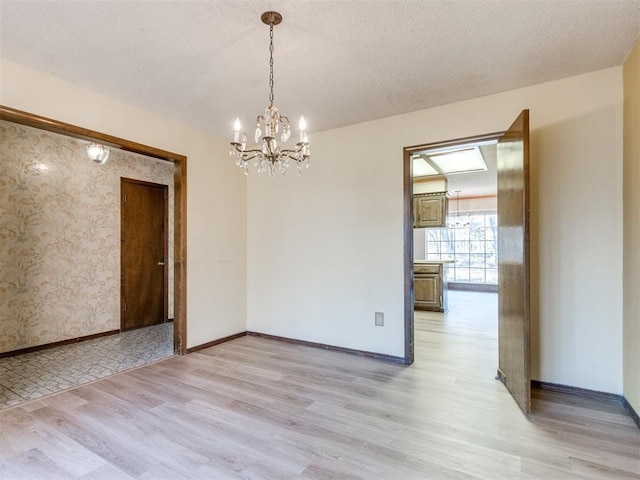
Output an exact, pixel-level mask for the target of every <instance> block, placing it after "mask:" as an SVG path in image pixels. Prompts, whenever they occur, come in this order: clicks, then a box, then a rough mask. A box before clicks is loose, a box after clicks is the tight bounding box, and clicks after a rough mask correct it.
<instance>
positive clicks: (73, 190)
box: [0, 122, 174, 352]
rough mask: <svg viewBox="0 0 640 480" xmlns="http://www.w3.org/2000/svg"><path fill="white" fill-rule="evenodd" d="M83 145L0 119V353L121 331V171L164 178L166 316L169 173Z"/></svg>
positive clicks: (164, 165) (165, 166)
mask: <svg viewBox="0 0 640 480" xmlns="http://www.w3.org/2000/svg"><path fill="white" fill-rule="evenodd" d="M86 145H87V142H84V141H81V140H77V139H74V138H71V137H68V136H64V135H57V134H54V133H49V132H45V131H42V130H38V129H35V128H30V127H25V126H21V125H16V124H13V123H9V122H0V232H1V233H0V238H1V239H2V241H1V242H0V352H7V351H12V350H18V349H22V348H27V347H33V346H36V345H43V344H47V343H53V342H57V341H60V340H67V339H70V338H77V337H82V336H86V335H92V334H96V333H102V332H107V331H111V330H117V329H119V328H120V178H121V177H124V178H134V179H137V180H145V181H149V182H153V183H158V184H162V185H168V200H169V205H168V209H169V225H168V240H169V253H170V255H169V258H168V259H167V265H168V270H169V289H168V290H169V291H168V294H169V302H168V303H169V318H173V298H172V295H173V288H172V280H173V255H172V253H171V252H172V244H173V241H172V238H173V236H172V234H173V170H174V166H173V163H171V162H164V161H162V160H156V159H153V158H149V157H144V156H141V155H136V154H133V153H130V152H124V151H119V150H114V151H113V152H111V155H110V156H109V161H108V162H107V163H106V164H104V165H97V164H95V163H93V162H91V161H90V160H89V159H88V158H87V154H86V150H85V146H86Z"/></svg>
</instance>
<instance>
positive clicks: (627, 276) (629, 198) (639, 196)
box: [623, 40, 640, 412]
mask: <svg viewBox="0 0 640 480" xmlns="http://www.w3.org/2000/svg"><path fill="white" fill-rule="evenodd" d="M623 80H624V327H623V333H624V395H625V397H626V398H627V400H628V401H629V403H630V404H631V405H632V406H633V408H634V409H635V411H636V412H640V40H638V41H637V42H636V45H635V47H634V48H633V50H632V51H631V53H630V54H629V57H628V58H627V61H626V62H625V64H624V67H623Z"/></svg>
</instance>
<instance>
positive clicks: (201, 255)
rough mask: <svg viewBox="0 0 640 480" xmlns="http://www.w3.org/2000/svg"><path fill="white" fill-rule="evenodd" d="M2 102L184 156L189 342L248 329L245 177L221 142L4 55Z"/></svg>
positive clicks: (0, 71) (193, 343)
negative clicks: (246, 320) (186, 160)
mask: <svg viewBox="0 0 640 480" xmlns="http://www.w3.org/2000/svg"><path fill="white" fill-rule="evenodd" d="M0 103H1V104H2V105H6V106H8V107H12V108H17V109H20V110H24V111H27V112H31V113H34V114H37V115H42V116H45V117H50V118H54V119H56V120H60V121H63V122H67V123H71V124H75V125H79V126H82V127H86V128H89V129H92V130H96V131H99V132H103V133H107V134H110V135H115V136H118V137H122V138H126V139H128V140H132V141H135V142H139V143H142V144H146V145H151V146H154V147H157V148H161V149H164V150H168V151H172V152H175V153H180V154H183V155H186V156H187V157H188V162H187V224H188V225H187V249H188V258H187V330H188V332H187V347H191V346H196V345H199V344H202V343H205V342H208V341H211V340H215V339H218V338H221V337H224V336H227V335H231V334H234V333H237V332H241V331H244V330H245V308H246V297H245V286H246V263H245V262H246V249H245V245H246V222H245V212H246V180H245V176H244V175H242V173H241V172H238V168H237V167H236V166H235V165H234V164H233V162H231V161H229V158H228V154H227V152H228V145H227V143H226V142H225V141H223V140H221V139H217V138H215V137H212V136H210V135H208V134H206V133H204V132H202V131H199V130H196V129H194V128H191V127H189V126H186V125H183V124H180V123H177V122H173V121H172V120H170V119H167V118H164V117H160V116H157V115H154V114H153V113H150V112H147V111H145V110H142V109H140V108H137V107H135V106H132V105H128V104H125V103H122V102H120V101H117V100H114V99H112V98H109V97H106V96H104V95H101V94H98V93H95V92H92V91H89V90H86V89H84V88H81V87H78V86H76V85H73V84H71V83H68V82H65V81H62V80H60V79H57V78H55V77H52V76H50V75H47V74H44V73H41V72H38V71H35V70H32V69H29V68H26V67H23V66H21V65H18V64H16V63H13V62H9V61H6V60H2V61H1V63H0Z"/></svg>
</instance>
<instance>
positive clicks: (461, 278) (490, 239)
mask: <svg viewBox="0 0 640 480" xmlns="http://www.w3.org/2000/svg"><path fill="white" fill-rule="evenodd" d="M456 223H457V225H456ZM465 224H466V225H465ZM447 225H449V226H448V227H443V228H429V229H427V231H426V235H425V250H426V259H427V260H453V261H454V263H452V264H450V265H449V271H448V274H447V280H448V281H449V282H461V283H485V284H492V285H496V284H497V283H498V261H497V252H498V217H497V214H496V213H460V215H459V216H456V215H450V216H449V217H448V218H447Z"/></svg>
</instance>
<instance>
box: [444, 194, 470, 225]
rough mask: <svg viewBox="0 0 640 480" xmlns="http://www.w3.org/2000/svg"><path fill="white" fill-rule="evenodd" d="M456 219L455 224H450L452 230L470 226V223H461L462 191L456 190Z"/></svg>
mask: <svg viewBox="0 0 640 480" xmlns="http://www.w3.org/2000/svg"><path fill="white" fill-rule="evenodd" d="M454 219H455V220H454V221H453V222H451V223H449V227H450V228H461V227H468V226H469V222H461V221H460V190H456V215H455V217H454Z"/></svg>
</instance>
